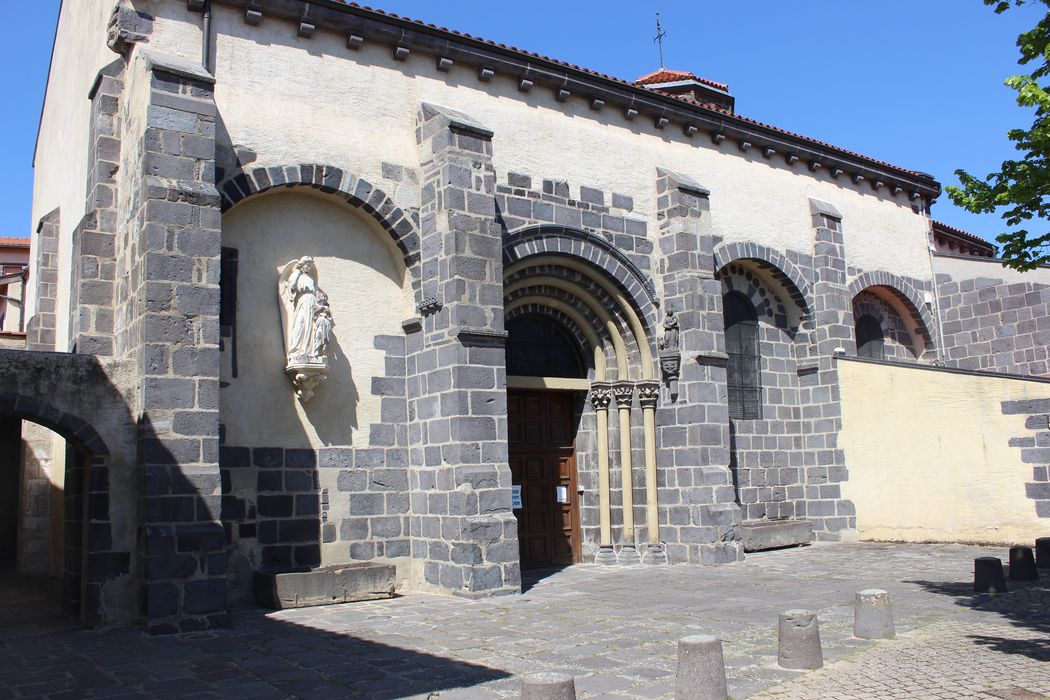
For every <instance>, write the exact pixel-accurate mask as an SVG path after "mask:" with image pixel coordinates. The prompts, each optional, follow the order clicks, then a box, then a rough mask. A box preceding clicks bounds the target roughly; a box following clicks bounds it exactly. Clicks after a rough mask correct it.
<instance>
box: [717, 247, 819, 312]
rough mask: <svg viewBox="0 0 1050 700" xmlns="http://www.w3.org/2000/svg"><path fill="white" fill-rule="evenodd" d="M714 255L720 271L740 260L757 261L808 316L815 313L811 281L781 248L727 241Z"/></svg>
mask: <svg viewBox="0 0 1050 700" xmlns="http://www.w3.org/2000/svg"><path fill="white" fill-rule="evenodd" d="M714 257H715V270H717V271H719V272H720V271H721V270H722V269H723V268H725V267H726V266H727V265H729V264H730V263H732V262H735V261H737V260H754V261H755V263H756V264H757V265H758V266H759V267H760V268H761V269H763V270H767V271H768V272H769V273H770V274H771V275H772V276H773V278H774V279H776V280H777V282H779V283H780V284H781V285H783V287H784V289H785V290H787V293H788V294H789V295H790V296H791V298H792V300H794V302H795V304H796V305H797V306H798V308H799V310H800V312H801V315H802V316H803V317H804V318H805V317H809V316H810V315H812V309H813V307H812V305H811V304H810V297H811V294H810V289H809V282H807V281H806V278H805V276H804V275H803V274H802V271H801V270H799V269H798V267H797V266H796V265H795V264H794V263H793V262H791V261H790V260H788V259H787V257H786V256H785V255H784V254H782V253H781V252H780V251H777V250H774V249H773V248H768V247H766V246H764V245H759V244H758V243H752V242H750V241H747V242H740V243H723V244H721V245H719V246H718V247H717V248H715V251H714Z"/></svg>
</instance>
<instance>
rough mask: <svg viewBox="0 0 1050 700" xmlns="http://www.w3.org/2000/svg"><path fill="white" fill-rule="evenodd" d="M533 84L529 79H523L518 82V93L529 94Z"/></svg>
mask: <svg viewBox="0 0 1050 700" xmlns="http://www.w3.org/2000/svg"><path fill="white" fill-rule="evenodd" d="M532 85H533V82H532V81H531V80H529V79H528V78H522V79H521V80H519V81H518V92H528V91H529V90H531V89H532Z"/></svg>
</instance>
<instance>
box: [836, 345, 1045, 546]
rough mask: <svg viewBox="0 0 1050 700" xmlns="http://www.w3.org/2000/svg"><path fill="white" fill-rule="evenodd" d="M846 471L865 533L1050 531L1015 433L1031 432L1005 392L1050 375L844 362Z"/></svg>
mask: <svg viewBox="0 0 1050 700" xmlns="http://www.w3.org/2000/svg"><path fill="white" fill-rule="evenodd" d="M838 370H839V381H840V383H841V390H842V411H843V429H842V435H841V444H842V446H843V448H844V449H845V452H846V465H847V467H848V469H849V480H848V481H847V482H846V483H845V484H844V485H843V489H842V490H843V496H844V497H845V498H848V499H850V500H852V501H853V503H854V504H855V506H856V508H857V529H858V531H859V535H860V538H861V539H864V540H895V541H906V542H925V541H932V542H980V543H988V544H1010V543H1031V542H1032V540H1033V539H1034V538H1035V537H1038V536H1044V535H1046V534H1048V532H1050V521H1048V520H1046V519H1040V518H1038V517H1036V512H1035V501H1033V500H1031V499H1029V498H1028V497H1027V496H1026V494H1025V483H1026V482H1030V481H1031V480H1032V465H1028V464H1023V463H1022V462H1021V450H1020V449H1019V448H1017V447H1011V446H1010V444H1009V442H1010V438H1014V437H1022V436H1025V435H1030V434H1031V431H1030V430H1028V429H1026V428H1025V426H1024V423H1025V416H1024V415H1003V412H1002V408H1001V403H1002V402H1003V401H1008V400H1019V399H1032V398H1046V397H1050V384H1046V383H1041V382H1033V381H1025V380H1021V379H1012V378H1008V377H987V376H974V375H967V374H958V373H951V372H944V371H933V370H929V369H919V368H915V367H905V366H899V367H898V366H886V365H876V364H870V363H863V362H855V361H849V360H839V361H838Z"/></svg>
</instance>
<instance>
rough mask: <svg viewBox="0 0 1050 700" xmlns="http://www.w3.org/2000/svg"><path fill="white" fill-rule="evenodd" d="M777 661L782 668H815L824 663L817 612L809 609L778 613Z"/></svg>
mask: <svg viewBox="0 0 1050 700" xmlns="http://www.w3.org/2000/svg"><path fill="white" fill-rule="evenodd" d="M777 636H778V642H779V649H778V650H777V663H779V664H780V665H781V666H782V667H784V668H799V669H815V668H820V667H821V666H823V665H824V656H823V654H822V653H821V651H820V628H819V626H818V624H817V614H816V613H815V612H812V611H810V610H788V611H786V612H782V613H780V627H779V631H778V635H777Z"/></svg>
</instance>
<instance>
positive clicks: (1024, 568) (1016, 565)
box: [1010, 547, 1039, 581]
mask: <svg viewBox="0 0 1050 700" xmlns="http://www.w3.org/2000/svg"><path fill="white" fill-rule="evenodd" d="M1010 580H1011V581H1038V580H1039V570H1038V569H1037V568H1036V567H1035V555H1033V554H1032V548H1031V547H1010Z"/></svg>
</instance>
